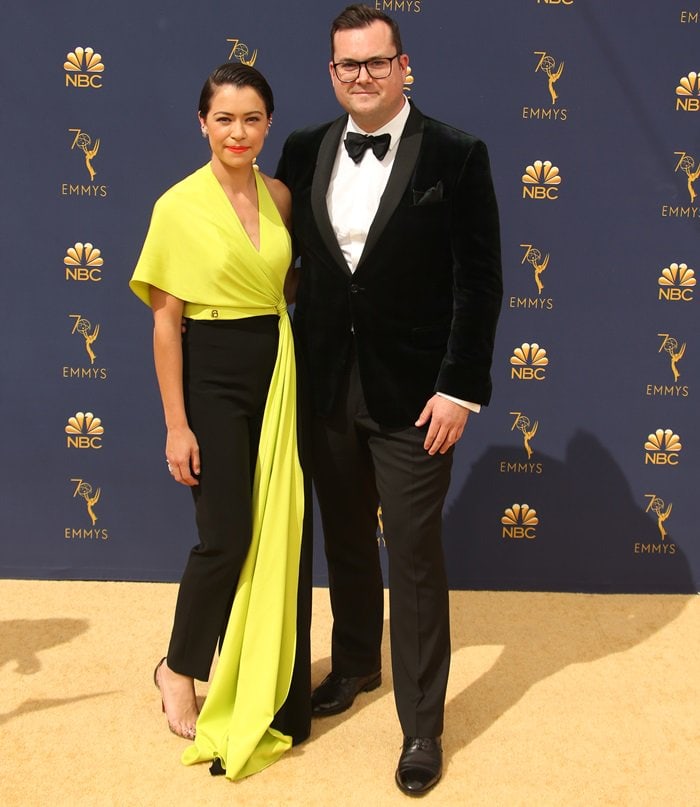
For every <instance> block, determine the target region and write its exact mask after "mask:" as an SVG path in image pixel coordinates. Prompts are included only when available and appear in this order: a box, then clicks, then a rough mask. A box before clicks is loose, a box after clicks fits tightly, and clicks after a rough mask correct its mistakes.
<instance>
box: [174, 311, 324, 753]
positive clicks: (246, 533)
mask: <svg viewBox="0 0 700 807" xmlns="http://www.w3.org/2000/svg"><path fill="white" fill-rule="evenodd" d="M278 335H279V319H278V317H277V315H270V316H260V317H250V318H246V319H238V320H216V321H213V322H212V321H201V320H189V321H188V324H187V332H186V334H185V335H184V337H183V359H184V364H183V378H184V389H185V405H186V409H187V416H188V420H189V423H190V427H191V428H192V431H193V432H194V434H195V436H196V438H197V441H198V443H199V449H200V454H201V463H202V471H201V474H200V477H199V485H198V486H196V487H194V488H193V489H192V495H193V497H194V503H195V516H196V523H197V530H198V537H199V543H198V544H197V546H195V547H194V548H193V549H192V551H191V552H190V555H189V558H188V561H187V565H186V567H185V571H184V573H183V575H182V579H181V582H180V589H179V592H178V598H177V605H176V608H175V617H174V623H173V630H172V634H171V638H170V645H169V648H168V665H169V666H170V667H171V669H173V670H175V671H176V672H179V673H182V674H184V675H190V676H192V677H194V678H197V679H199V680H203V681H206V680H207V679H208V678H209V672H210V668H211V664H212V660H213V657H214V653H215V651H216V646H217V642H220V641H221V640H222V639H223V636H224V633H225V630H226V624H227V622H228V618H229V615H230V611H231V605H232V603H233V598H234V594H235V591H236V586H237V583H238V577H239V575H240V571H241V568H242V566H243V563H244V561H245V558H246V555H247V553H248V549H249V546H250V541H251V535H252V507H251V504H252V497H251V493H252V486H253V475H254V472H255V463H256V459H257V452H258V443H259V439H260V429H261V426H262V417H263V413H264V409H265V401H266V398H267V392H268V388H269V385H270V379H271V377H272V372H273V369H274V365H275V360H276V357H277V344H278ZM307 509H308V510H309V512H310V508H307ZM308 524H309V519H306V518H305V526H307V527H308ZM309 543H310V542H309V541H308V540H303V541H302V562H301V567H300V582H299V597H298V599H299V604H298V612H297V634H298V641H297V654H296V662H295V670H294V677H293V680H292V688H291V691H290V694H289V696H288V698H287V703H286V704H285V705H284V706H283V707H282V709H281V711H280V714H279V715H278V720H277V721H276V722H275V724H274V725H275V726H276V727H277V728H279V729H280V730H282V731H284V732H285V733H288V734H291V735H292V736H293V738H294V740H295V742H300V741H301V740H303V739H305V738H306V737H307V736H308V734H309V728H310V703H309V699H310V648H309V623H310V609H311V604H310V602H311V596H310V593H311V557H310V548H309V547H308V546H307V544H309Z"/></svg>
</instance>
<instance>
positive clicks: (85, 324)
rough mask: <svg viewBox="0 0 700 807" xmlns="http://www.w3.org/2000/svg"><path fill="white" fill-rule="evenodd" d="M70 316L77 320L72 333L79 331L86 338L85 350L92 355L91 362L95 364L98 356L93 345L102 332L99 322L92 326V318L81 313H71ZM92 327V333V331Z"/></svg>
mask: <svg viewBox="0 0 700 807" xmlns="http://www.w3.org/2000/svg"><path fill="white" fill-rule="evenodd" d="M68 316H69V317H70V318H71V319H74V320H75V324H74V325H73V330H72V331H71V333H79V334H80V335H81V336H82V337H83V339H84V340H85V351H86V353H87V354H88V356H89V357H90V364H94V363H95V359H96V358H97V356H96V355H95V351H94V350H93V349H92V346H93V344H94V343H95V341H96V339H97V337H98V336H99V333H100V326H99V323H98V324H97V325H95V327H94V328H92V325H91V324H90V320H87V319H85V317H83V316H81V315H80V314H69V315H68ZM91 328H92V333H91V332H90V329H91Z"/></svg>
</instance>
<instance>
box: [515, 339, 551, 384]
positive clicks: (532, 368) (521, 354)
mask: <svg viewBox="0 0 700 807" xmlns="http://www.w3.org/2000/svg"><path fill="white" fill-rule="evenodd" d="M510 364H511V368H510V377H511V379H517V380H518V381H544V380H545V378H546V370H545V368H546V367H547V366H548V365H549V357H548V356H547V351H546V350H545V349H544V348H543V347H540V346H539V345H538V344H537V342H532V343H530V342H523V344H522V345H520V347H516V348H515V350H514V351H513V355H512V356H511V357H510Z"/></svg>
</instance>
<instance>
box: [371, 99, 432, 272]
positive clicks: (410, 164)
mask: <svg viewBox="0 0 700 807" xmlns="http://www.w3.org/2000/svg"><path fill="white" fill-rule="evenodd" d="M422 142H423V116H422V115H421V113H420V112H419V111H418V110H417V109H416V108H415V107H414V106H413V105H411V112H410V114H409V116H408V119H407V120H406V125H405V127H404V130H403V133H402V134H401V140H400V141H399V148H398V151H397V152H396V157H395V158H394V166H393V168H392V169H391V175H390V176H389V181H388V182H387V184H386V188H385V189H384V193H383V194H382V198H381V200H380V202H379V207H378V208H377V213H376V215H375V217H374V220H373V221H372V225H371V227H370V228H369V232H368V233H367V240H366V241H365V246H364V249H363V250H362V255H361V256H360V260H359V261H358V264H357V269H356V270H355V271H356V272H357V271H359V270H360V268H361V266H362V263H363V261H364V259H365V257H366V256H367V255H368V254H369V253H370V252H371V250H372V249H373V248H374V246H375V244H376V243H377V241H378V240H379V238H380V236H381V234H382V232H383V231H384V228H385V227H386V224H387V222H388V221H389V219H390V218H391V216H392V214H393V212H394V210H396V207H397V205H398V204H399V202H400V201H401V197H402V196H403V194H404V191H405V190H406V186H407V185H408V183H409V181H410V179H411V176H412V174H413V169H414V168H415V167H416V162H417V161H418V152H419V151H420V147H421V143H422Z"/></svg>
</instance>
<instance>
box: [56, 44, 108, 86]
mask: <svg viewBox="0 0 700 807" xmlns="http://www.w3.org/2000/svg"><path fill="white" fill-rule="evenodd" d="M63 69H64V70H65V71H66V87H81V88H82V87H94V88H95V89H99V88H100V87H101V86H102V76H101V75H100V74H101V73H103V72H104V69H105V66H104V64H103V63H102V56H100V54H99V53H95V51H94V50H93V49H92V48H80V47H78V48H76V49H75V50H72V51H71V52H70V53H67V54H66V61H65V62H64V63H63Z"/></svg>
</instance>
